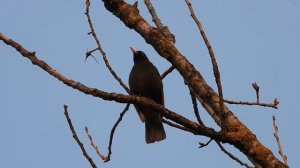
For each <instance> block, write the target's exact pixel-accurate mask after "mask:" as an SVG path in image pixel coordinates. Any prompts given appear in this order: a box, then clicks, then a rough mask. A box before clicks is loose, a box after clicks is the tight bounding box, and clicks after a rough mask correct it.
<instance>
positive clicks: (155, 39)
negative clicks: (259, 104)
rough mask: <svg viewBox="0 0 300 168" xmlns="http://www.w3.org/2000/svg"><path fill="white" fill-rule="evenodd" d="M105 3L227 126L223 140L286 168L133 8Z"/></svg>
mask: <svg viewBox="0 0 300 168" xmlns="http://www.w3.org/2000/svg"><path fill="white" fill-rule="evenodd" d="M102 2H103V3H104V6H105V7H106V9H107V10H108V11H110V12H111V13H112V14H114V15H115V16H117V17H118V18H119V19H120V20H121V21H122V22H123V23H124V24H125V25H126V26H127V27H129V28H131V29H134V30H135V31H136V32H137V33H139V34H140V35H141V36H142V37H143V38H144V39H145V41H146V42H147V43H149V44H150V45H152V46H153V48H154V49H155V50H156V51H157V52H158V54H159V55H161V56H162V57H164V58H165V59H167V60H168V61H169V62H170V63H171V64H172V65H174V66H175V68H176V69H177V70H178V72H179V73H180V74H181V75H182V76H183V78H184V80H185V81H186V82H187V84H188V85H189V86H190V87H191V89H192V90H193V92H194V93H195V96H196V97H197V99H198V100H199V101H200V102H201V103H202V105H203V106H204V108H205V109H206V110H207V111H209V112H210V113H209V114H210V115H211V116H212V117H213V119H214V120H215V121H216V122H217V124H220V121H221V120H223V123H226V127H227V131H226V132H225V133H224V136H223V137H226V138H227V137H228V138H230V139H231V140H232V145H234V146H235V147H236V148H238V149H239V150H240V151H242V152H243V153H244V154H245V155H247V157H248V158H249V159H250V160H251V161H252V162H253V164H259V165H261V166H262V167H286V166H285V165H284V164H283V163H282V162H281V161H280V160H278V159H277V158H276V157H275V156H274V154H273V153H272V152H271V151H270V150H269V149H268V148H266V147H265V146H263V145H262V144H261V143H260V142H259V141H258V139H257V138H256V136H255V135H254V134H253V133H252V132H251V131H250V130H249V129H248V128H247V127H246V126H245V125H244V124H242V123H241V122H240V121H239V120H238V118H237V117H235V116H234V115H233V113H232V112H231V111H230V110H229V109H228V107H226V106H225V105H224V111H225V112H226V115H225V116H224V114H222V113H221V110H220V109H221V108H220V103H219V95H218V94H217V93H216V92H214V90H213V89H212V88H211V87H210V86H209V85H207V82H206V81H205V80H204V79H203V77H202V76H201V74H200V73H199V72H198V71H197V70H196V69H195V67H194V66H193V65H192V64H191V63H190V62H189V61H188V60H187V59H186V57H184V56H183V55H182V54H181V53H180V52H179V51H178V50H177V48H176V47H175V46H174V44H173V43H172V42H170V41H169V40H168V39H166V38H165V36H164V35H163V34H162V33H161V32H160V31H158V30H157V29H155V28H153V27H151V26H150V25H149V24H148V23H147V22H146V21H145V19H144V18H142V17H141V16H140V15H139V13H138V12H137V10H135V8H134V7H132V6H131V5H129V4H127V3H126V2H124V1H119V0H102ZM163 115H164V116H166V115H165V114H163ZM173 121H174V120H173ZM177 123H178V122H177ZM179 124H180V123H179ZM181 125H184V124H181ZM184 126H185V125H184ZM188 128H190V127H188Z"/></svg>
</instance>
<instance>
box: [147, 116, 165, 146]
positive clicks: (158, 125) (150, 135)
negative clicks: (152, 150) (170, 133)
mask: <svg viewBox="0 0 300 168" xmlns="http://www.w3.org/2000/svg"><path fill="white" fill-rule="evenodd" d="M145 129H146V131H145V132H146V143H154V142H155V141H161V140H164V139H166V133H165V129H164V126H163V124H162V122H161V121H157V122H155V123H152V122H149V121H145Z"/></svg>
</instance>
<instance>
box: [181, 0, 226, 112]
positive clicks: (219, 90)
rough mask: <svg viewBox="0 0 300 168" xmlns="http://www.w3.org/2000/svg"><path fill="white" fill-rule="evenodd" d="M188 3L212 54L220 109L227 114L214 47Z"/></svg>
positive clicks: (187, 2) (187, 0) (187, 1)
mask: <svg viewBox="0 0 300 168" xmlns="http://www.w3.org/2000/svg"><path fill="white" fill-rule="evenodd" d="M185 2H186V4H187V5H188V8H189V10H190V13H191V17H192V18H193V20H194V21H195V23H196V24H197V26H198V29H199V31H200V34H201V36H202V38H203V40H204V42H205V45H206V47H207V49H208V52H209V55H210V58H211V62H212V65H213V71H214V76H215V80H216V83H217V86H218V93H219V101H220V103H219V106H220V111H221V112H222V114H225V110H224V103H223V102H224V100H223V91H222V84H221V79H220V78H221V77H220V72H219V68H218V64H217V61H216V58H215V54H214V52H213V49H212V47H211V45H210V43H209V41H208V38H207V36H206V34H205V32H204V29H203V27H202V25H201V23H200V21H199V20H198V19H197V17H196V15H195V13H194V10H193V7H192V4H191V3H190V2H189V0H185Z"/></svg>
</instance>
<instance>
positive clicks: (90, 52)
mask: <svg viewBox="0 0 300 168" xmlns="http://www.w3.org/2000/svg"><path fill="white" fill-rule="evenodd" d="M97 50H98V48H95V49H93V50H91V51H87V52H86V53H85V59H84V62H85V61H86V60H87V58H88V57H90V56H91V57H92V58H94V60H95V61H96V62H97V63H98V64H99V62H98V61H97V59H96V58H95V57H94V56H93V55H92V53H93V52H95V51H97Z"/></svg>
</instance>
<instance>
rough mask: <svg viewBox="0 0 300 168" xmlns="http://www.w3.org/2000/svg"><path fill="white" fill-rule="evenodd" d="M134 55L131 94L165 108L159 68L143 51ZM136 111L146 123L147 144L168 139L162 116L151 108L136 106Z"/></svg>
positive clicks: (130, 78) (134, 51)
mask: <svg viewBox="0 0 300 168" xmlns="http://www.w3.org/2000/svg"><path fill="white" fill-rule="evenodd" d="M130 49H131V51H132V53H133V62H134V65H133V67H132V69H131V72H130V74H129V81H128V82H129V88H130V94H133V95H136V96H142V97H146V98H149V99H151V100H153V101H154V102H156V103H158V104H161V105H162V106H164V92H163V83H162V79H161V77H160V74H159V72H158V70H157V68H156V67H155V66H154V65H153V64H152V63H151V62H150V60H149V59H148V57H147V56H146V54H145V53H144V52H143V51H136V50H135V49H133V48H132V47H130ZM135 109H136V111H137V113H138V115H139V118H140V119H141V121H142V122H144V123H145V140H146V143H147V144H149V143H154V142H158V141H161V140H164V139H166V133H165V130H164V127H163V124H162V118H163V116H162V114H161V113H159V111H155V110H153V109H151V108H148V107H144V106H140V105H135Z"/></svg>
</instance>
